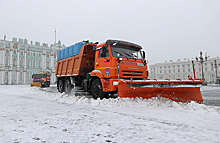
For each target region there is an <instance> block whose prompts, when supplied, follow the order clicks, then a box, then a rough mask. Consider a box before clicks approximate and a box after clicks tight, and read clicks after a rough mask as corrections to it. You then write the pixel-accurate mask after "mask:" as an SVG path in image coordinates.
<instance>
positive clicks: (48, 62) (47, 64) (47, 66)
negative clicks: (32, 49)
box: [46, 60, 50, 68]
mask: <svg viewBox="0 0 220 143" xmlns="http://www.w3.org/2000/svg"><path fill="white" fill-rule="evenodd" d="M49 64H50V61H49V60H47V63H46V68H49Z"/></svg>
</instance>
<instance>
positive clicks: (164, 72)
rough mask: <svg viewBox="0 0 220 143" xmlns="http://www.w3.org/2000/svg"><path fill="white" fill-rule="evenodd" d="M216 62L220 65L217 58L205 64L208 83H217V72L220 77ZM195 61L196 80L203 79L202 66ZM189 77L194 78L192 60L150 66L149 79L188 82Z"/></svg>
mask: <svg viewBox="0 0 220 143" xmlns="http://www.w3.org/2000/svg"><path fill="white" fill-rule="evenodd" d="M214 60H216V61H217V63H218V64H220V57H216V58H208V59H207V61H205V62H204V63H203V73H204V78H205V81H207V82H208V83H215V82H216V70H217V75H218V77H219V76H220V72H219V71H220V67H218V68H217V69H216V68H215V66H214ZM193 61H194V68H195V75H196V78H200V79H202V65H201V63H200V62H199V61H198V62H197V61H196V60H193ZM188 75H190V76H192V77H193V78H194V74H193V67H192V59H191V60H190V59H184V60H183V61H181V60H180V59H178V60H177V61H172V60H170V61H169V62H167V61H166V62H165V63H156V64H154V65H149V79H158V80H160V79H171V80H174V79H182V80H187V79H188Z"/></svg>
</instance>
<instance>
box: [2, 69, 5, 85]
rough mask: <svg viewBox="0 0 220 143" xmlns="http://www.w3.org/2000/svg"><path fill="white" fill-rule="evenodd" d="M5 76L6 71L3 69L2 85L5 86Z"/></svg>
mask: <svg viewBox="0 0 220 143" xmlns="http://www.w3.org/2000/svg"><path fill="white" fill-rule="evenodd" d="M4 76H5V71H4V69H2V84H4Z"/></svg>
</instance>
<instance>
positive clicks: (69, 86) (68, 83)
mask: <svg viewBox="0 0 220 143" xmlns="http://www.w3.org/2000/svg"><path fill="white" fill-rule="evenodd" d="M64 86H65V93H66V94H69V93H70V92H71V90H72V89H73V86H72V85H71V84H70V80H68V79H67V80H66V81H65V84H64Z"/></svg>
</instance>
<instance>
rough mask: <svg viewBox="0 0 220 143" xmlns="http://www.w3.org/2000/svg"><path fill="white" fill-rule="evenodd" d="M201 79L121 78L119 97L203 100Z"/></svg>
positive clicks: (179, 100)
mask: <svg viewBox="0 0 220 143" xmlns="http://www.w3.org/2000/svg"><path fill="white" fill-rule="evenodd" d="M201 85H202V80H201V79H189V80H180V79H179V80H158V81H157V80H140V81H131V80H123V79H121V80H119V83H118V97H121V98H136V97H141V98H143V99H147V98H151V97H164V98H169V99H171V100H173V101H176V102H190V101H196V102H198V103H202V102H203V98H202V95H201V92H200V87H201Z"/></svg>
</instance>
